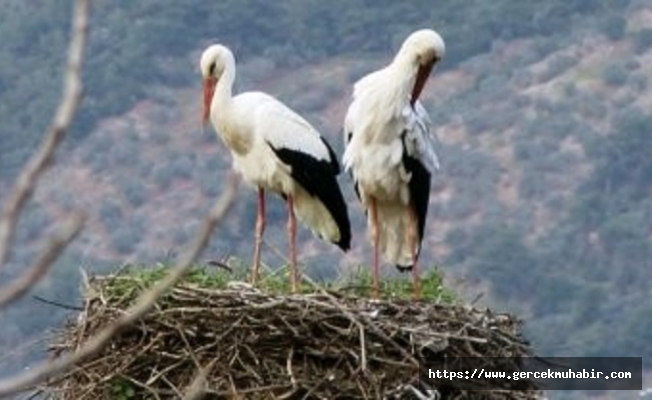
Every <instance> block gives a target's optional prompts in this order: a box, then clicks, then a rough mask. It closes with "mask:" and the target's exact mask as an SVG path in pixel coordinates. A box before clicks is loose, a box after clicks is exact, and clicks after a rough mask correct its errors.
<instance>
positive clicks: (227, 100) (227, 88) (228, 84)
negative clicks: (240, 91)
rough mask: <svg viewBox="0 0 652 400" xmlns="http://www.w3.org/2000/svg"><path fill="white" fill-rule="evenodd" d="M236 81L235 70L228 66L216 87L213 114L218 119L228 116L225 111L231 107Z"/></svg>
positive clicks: (212, 107)
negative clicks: (221, 116)
mask: <svg viewBox="0 0 652 400" xmlns="http://www.w3.org/2000/svg"><path fill="white" fill-rule="evenodd" d="M234 81H235V68H233V67H231V66H229V65H227V67H226V68H225V69H224V72H223V73H222V76H221V77H220V79H219V80H218V81H217V84H216V85H215V93H214V94H213V100H212V101H211V110H212V114H213V115H215V116H216V117H217V118H219V117H220V115H225V114H227V113H226V112H225V111H226V109H227V108H228V107H229V106H230V105H231V100H232V98H233V82H234Z"/></svg>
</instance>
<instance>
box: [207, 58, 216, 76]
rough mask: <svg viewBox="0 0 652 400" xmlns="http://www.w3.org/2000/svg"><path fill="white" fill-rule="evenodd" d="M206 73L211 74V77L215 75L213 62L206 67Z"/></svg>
mask: <svg viewBox="0 0 652 400" xmlns="http://www.w3.org/2000/svg"><path fill="white" fill-rule="evenodd" d="M208 73H209V74H211V75H213V74H214V73H215V62H214V61H213V62H212V63H211V65H210V66H209V67H208Z"/></svg>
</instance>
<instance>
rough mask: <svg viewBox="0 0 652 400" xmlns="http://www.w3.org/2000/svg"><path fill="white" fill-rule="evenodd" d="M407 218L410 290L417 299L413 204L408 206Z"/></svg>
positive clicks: (418, 280) (417, 282)
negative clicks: (410, 266)
mask: <svg viewBox="0 0 652 400" xmlns="http://www.w3.org/2000/svg"><path fill="white" fill-rule="evenodd" d="M408 220H409V224H408V229H407V235H408V238H407V239H408V245H409V246H410V252H411V254H412V292H413V296H414V299H415V300H418V299H419V298H420V297H421V282H420V279H419V270H418V268H417V245H418V243H417V242H418V239H417V235H418V233H417V216H416V215H415V212H414V207H413V206H410V207H409V208H408Z"/></svg>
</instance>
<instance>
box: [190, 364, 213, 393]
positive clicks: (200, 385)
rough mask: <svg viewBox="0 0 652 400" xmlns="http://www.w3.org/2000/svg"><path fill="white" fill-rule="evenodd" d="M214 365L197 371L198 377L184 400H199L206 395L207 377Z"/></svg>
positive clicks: (193, 381)
mask: <svg viewBox="0 0 652 400" xmlns="http://www.w3.org/2000/svg"><path fill="white" fill-rule="evenodd" d="M212 367H213V363H211V364H209V365H208V366H206V367H205V368H200V369H199V370H198V371H197V375H196V376H195V378H194V379H193V380H192V382H191V383H190V385H189V386H188V389H187V390H186V394H185V395H184V396H183V400H198V399H201V398H202V397H203V396H205V395H206V390H205V388H204V386H205V385H206V377H207V376H208V372H209V371H210V370H211V369H212Z"/></svg>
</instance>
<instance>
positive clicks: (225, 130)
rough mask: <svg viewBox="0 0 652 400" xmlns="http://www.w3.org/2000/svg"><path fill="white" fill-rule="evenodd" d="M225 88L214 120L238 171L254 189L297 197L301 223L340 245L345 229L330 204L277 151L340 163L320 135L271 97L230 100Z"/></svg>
mask: <svg viewBox="0 0 652 400" xmlns="http://www.w3.org/2000/svg"><path fill="white" fill-rule="evenodd" d="M220 90H221V88H220V87H219V86H218V88H217V90H216V93H215V96H216V99H214V101H213V103H212V104H211V121H212V123H213V125H214V126H215V129H216V131H217V132H218V136H219V137H220V138H221V139H222V140H223V141H224V143H225V144H226V146H227V147H228V148H229V150H230V151H231V155H232V156H233V168H234V169H235V170H236V171H237V172H239V173H240V174H241V175H242V177H243V179H244V180H245V182H247V183H248V184H250V185H252V186H255V187H262V188H264V189H266V190H271V191H273V192H276V193H279V194H282V195H285V196H288V195H289V196H292V198H293V202H294V209H295V212H296V215H297V218H298V219H299V220H300V221H302V222H304V223H305V224H306V225H307V226H308V227H309V228H310V229H311V230H312V232H313V233H314V234H315V235H316V236H319V237H321V238H322V239H325V240H328V241H330V242H338V241H340V240H341V238H342V237H341V236H342V233H341V232H340V228H339V227H338V224H337V221H335V220H334V218H333V216H332V215H331V213H329V211H328V210H327V207H326V206H325V204H324V203H323V202H322V201H321V200H320V199H319V198H318V197H316V196H313V195H311V194H309V193H308V192H307V191H306V190H305V189H304V187H303V186H301V185H300V184H298V183H297V181H296V180H295V179H294V178H293V177H292V166H291V165H288V164H286V163H284V162H283V161H281V160H280V159H279V157H278V155H277V154H276V152H275V151H274V150H273V149H272V146H273V147H274V148H276V149H289V150H294V151H298V152H302V153H305V154H306V155H309V156H311V157H313V158H315V159H316V160H319V161H324V162H328V163H333V162H335V163H336V162H337V161H336V160H333V159H332V156H331V154H330V153H329V149H328V148H327V147H326V144H325V143H324V142H323V141H322V139H321V137H320V135H319V133H318V132H317V131H316V130H315V129H314V128H313V127H312V126H311V125H310V124H309V123H308V122H307V121H306V120H304V119H303V118H302V117H301V116H299V115H298V114H296V113H295V112H293V111H292V110H291V109H289V108H288V107H287V106H285V105H284V104H283V103H281V102H280V101H278V100H276V99H275V98H273V97H272V96H269V95H267V94H265V93H262V92H246V93H242V94H239V95H237V96H235V97H233V98H228V97H230V96H224V95H223V94H220V93H219V91H220ZM222 90H223V89H222ZM218 96H223V97H222V98H220V97H218ZM315 179H319V177H315ZM338 190H339V189H338ZM344 211H345V210H344ZM347 218H348V217H347Z"/></svg>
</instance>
